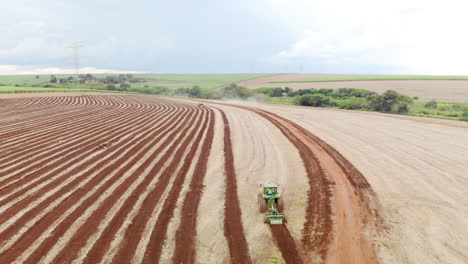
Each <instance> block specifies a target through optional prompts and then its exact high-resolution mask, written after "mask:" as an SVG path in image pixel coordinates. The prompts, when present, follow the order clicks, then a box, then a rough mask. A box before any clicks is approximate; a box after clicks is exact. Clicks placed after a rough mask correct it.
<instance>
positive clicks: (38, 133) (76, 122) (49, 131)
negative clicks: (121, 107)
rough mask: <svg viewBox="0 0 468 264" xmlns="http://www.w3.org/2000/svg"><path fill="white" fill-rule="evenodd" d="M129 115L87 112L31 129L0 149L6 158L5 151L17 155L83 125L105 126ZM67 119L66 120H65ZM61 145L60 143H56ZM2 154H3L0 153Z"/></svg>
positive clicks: (81, 127)
mask: <svg viewBox="0 0 468 264" xmlns="http://www.w3.org/2000/svg"><path fill="white" fill-rule="evenodd" d="M128 114H129V113H126V112H125V111H122V112H120V111H105V112H102V111H101V112H97V113H94V112H88V113H84V114H80V115H77V116H73V115H71V116H69V117H67V118H66V120H64V121H63V122H59V123H58V124H57V125H51V126H47V127H44V128H43V129H42V130H40V129H35V128H34V129H32V131H30V133H28V134H24V135H22V136H18V137H12V138H10V139H5V140H2V142H3V144H1V145H0V147H1V148H2V149H4V150H5V153H4V155H2V157H4V156H6V155H7V154H8V155H9V153H7V151H12V152H14V153H18V151H20V150H21V149H27V150H31V148H33V147H35V146H38V145H43V144H47V145H52V144H54V143H55V140H56V139H60V138H61V137H63V136H64V135H67V137H65V138H68V134H67V132H68V131H69V130H70V131H74V130H75V129H80V130H83V129H84V125H88V126H90V125H101V126H102V124H107V123H109V122H110V120H109V119H112V118H124V117H126V116H128ZM67 119H68V120H67ZM57 143H61V142H57ZM2 154H3V153H2Z"/></svg>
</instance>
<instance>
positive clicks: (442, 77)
mask: <svg viewBox="0 0 468 264" xmlns="http://www.w3.org/2000/svg"><path fill="white" fill-rule="evenodd" d="M390 80H468V76H457V75H378V74H375V75H351V74H350V75H336V76H334V77H317V78H310V79H301V80H289V81H279V82H287V83H295V82H339V81H390Z"/></svg>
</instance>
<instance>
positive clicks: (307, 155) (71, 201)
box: [0, 95, 378, 263]
mask: <svg viewBox="0 0 468 264" xmlns="http://www.w3.org/2000/svg"><path fill="white" fill-rule="evenodd" d="M0 107H1V108H2V113H1V116H0V118H1V119H0V120H1V122H2V131H1V135H0V139H1V141H0V144H1V146H0V147H1V150H2V151H1V156H0V159H1V160H2V165H1V167H0V181H1V186H2V187H1V189H0V206H1V207H0V208H1V211H0V218H1V219H2V221H1V224H0V239H1V241H0V244H1V245H2V247H1V250H0V257H1V259H2V260H3V261H4V262H6V263H9V262H21V263H36V262H38V261H41V262H47V263H68V262H72V261H75V262H80V263H81V262H84V263H90V262H93V263H94V262H96V261H98V262H99V261H104V262H118V263H130V262H134V263H141V262H143V263H154V262H158V261H161V262H163V263H166V262H176V263H180V262H183V263H192V262H194V261H196V260H197V262H202V263H206V262H211V261H213V262H214V263H222V262H228V261H229V260H232V261H234V262H236V263H249V262H251V263H257V262H261V261H262V260H265V259H268V258H270V257H271V258H273V259H275V258H276V259H277V260H281V259H283V260H285V261H287V262H288V263H301V262H304V263H307V262H308V261H307V260H308V259H312V258H315V259H321V258H324V259H325V258H326V259H330V262H331V263H334V262H337V261H338V262H339V261H340V260H342V259H344V258H346V257H349V256H350V254H351V255H352V256H354V257H356V258H359V259H368V260H373V259H375V252H374V249H373V248H372V246H371V242H370V239H371V237H367V235H366V234H365V232H364V231H363V228H365V226H364V222H366V223H367V224H366V228H371V227H372V226H373V225H370V224H369V222H368V221H370V220H371V219H373V218H374V217H378V216H376V215H373V214H372V213H371V212H370V211H368V209H366V208H368V207H367V205H368V203H369V202H370V200H368V199H371V196H369V195H371V194H372V190H371V189H370V187H369V185H368V184H366V182H365V179H364V178H363V176H362V175H361V174H359V173H357V172H356V171H355V169H354V167H353V166H352V165H351V164H350V163H349V162H347V161H346V159H344V158H343V157H342V156H340V155H339V154H338V153H336V152H333V149H331V148H330V147H329V146H328V145H327V144H325V143H324V142H322V141H320V140H319V139H317V138H314V137H312V136H311V135H309V134H308V133H307V132H306V131H304V130H301V129H300V128H298V127H295V126H294V125H293V124H292V123H289V122H287V120H285V119H282V118H281V117H279V116H275V115H273V114H271V113H268V112H265V111H260V110H256V109H250V108H238V107H231V106H224V105H218V106H214V107H211V106H210V107H198V105H197V104H193V103H184V102H176V101H172V100H163V99H157V98H155V97H144V96H131V95H126V96H116V95H100V96H57V97H32V98H12V99H2V100H0ZM244 117H248V119H247V120H244ZM255 120H257V121H260V120H261V122H262V124H263V125H260V126H259V127H260V128H261V127H263V129H272V128H273V131H275V132H274V133H271V134H270V137H272V139H275V140H278V142H282V143H280V144H282V145H283V146H284V147H283V149H284V150H286V151H287V152H288V153H287V154H282V155H285V156H283V157H282V156H281V155H280V156H278V153H276V154H275V153H273V154H274V155H270V154H267V153H264V156H263V157H264V158H265V159H268V160H265V161H266V162H268V164H276V165H275V166H280V168H281V169H282V170H283V172H282V173H279V174H278V173H276V175H272V174H273V170H275V169H279V167H276V168H275V167H269V168H267V167H265V168H262V167H258V169H257V171H256V172H257V173H258V174H257V173H255V174H252V173H248V172H247V171H248V170H247V171H246V170H245V169H246V167H245V165H248V164H250V165H249V166H255V167H257V166H258V164H254V163H247V164H245V165H243V164H242V163H244V160H245V158H247V157H248V156H247V155H245V154H246V152H245V151H244V155H243V157H241V156H239V154H241V153H242V152H241V151H240V149H239V147H240V146H241V145H240V144H237V143H239V142H238V141H239V140H242V139H240V138H239V136H242V135H241V134H239V132H240V131H239V128H238V127H241V128H242V127H244V126H245V125H249V123H250V122H255ZM287 131H290V133H289V132H287ZM245 132H247V131H244V132H242V133H245ZM283 133H284V134H283ZM258 139H261V138H258ZM263 140H267V139H266V138H263V139H261V141H257V142H255V143H254V144H255V146H256V147H255V148H256V149H252V151H253V152H250V150H249V153H250V154H248V155H251V154H254V153H255V152H257V151H258V150H260V149H261V145H263V144H264V143H263V142H262V141H263ZM292 142H294V143H292ZM246 143H248V142H246ZM325 149H326V150H327V152H325ZM244 150H245V149H244ZM328 152H330V154H326V153H328ZM220 154H221V155H220ZM261 157H262V156H259V157H257V158H261ZM301 160H302V161H303V162H305V163H306V164H307V165H306V167H303V166H302V163H301ZM265 161H264V162H265ZM239 162H241V164H239ZM285 162H286V163H285ZM317 162H319V163H320V164H322V170H327V171H336V172H337V176H336V179H335V180H337V181H343V187H341V188H344V189H343V190H342V191H343V192H338V191H337V190H335V189H334V188H333V187H332V186H331V185H330V184H329V182H328V180H327V176H326V174H324V172H323V171H321V170H317V168H318V167H317V166H320V165H319V164H318V163H317ZM330 162H331V163H330ZM259 164H261V163H259ZM338 164H340V165H338ZM289 165H292V166H293V167H295V168H296V169H295V170H296V173H297V174H296V173H295V175H293V174H291V173H292V172H293V171H291V172H287V171H284V169H285V168H287V167H288V166H289ZM265 169H267V170H270V169H271V170H272V171H265ZM267 173H268V174H267ZM287 176H289V177H287ZM242 179H246V180H247V182H245V181H244V180H242ZM269 180H277V181H278V182H281V183H284V186H282V190H283V191H284V193H289V198H288V199H287V200H286V201H287V204H288V205H289V206H288V209H286V212H287V213H288V214H289V216H290V220H289V221H290V223H291V224H288V225H284V226H275V227H271V229H270V228H267V226H266V225H265V224H263V219H262V218H263V217H262V215H261V214H260V213H258V209H257V205H256V204H252V203H251V198H250V197H251V195H254V196H255V195H256V193H257V192H258V185H257V183H262V182H259V181H269ZM248 182H250V183H248ZM310 188H313V189H311V190H312V192H310ZM307 193H309V194H308V195H307ZM333 193H336V194H341V193H342V195H346V196H350V197H353V198H352V199H351V200H349V201H348V202H347V203H349V205H350V206H349V207H348V206H345V205H344V204H341V203H339V202H337V203H335V202H334V200H333V201H332V200H331V195H332V194H333ZM337 197H339V195H338V196H337ZM359 197H360V198H359ZM366 197H369V198H366ZM213 198H215V199H214V200H213ZM307 201H308V202H307ZM312 201H314V202H312ZM317 201H321V202H319V203H318V202H317ZM306 202H307V203H306ZM307 204H308V205H307ZM332 209H333V210H344V211H350V212H351V211H352V215H354V216H355V217H353V218H349V217H343V218H341V217H339V218H337V219H332V218H331V216H332V211H331V210H332ZM334 221H342V224H343V225H344V226H348V228H349V230H348V232H341V231H339V229H336V228H337V226H336V225H335V224H333V223H334ZM342 224H341V222H340V224H339V225H340V226H341V225H342ZM223 230H224V231H223ZM333 232H338V233H337V234H338V235H335V236H332V233H333ZM223 233H224V234H223ZM318 233H320V234H321V235H319V236H317V234H318ZM209 234H212V235H209ZM358 237H360V238H361V239H362V243H360V244H353V243H349V246H347V247H349V251H344V253H343V254H336V253H334V250H333V248H335V247H341V246H342V245H344V244H348V242H350V240H351V239H356V238H358ZM258 241H261V242H260V243H258ZM208 248H211V250H210V251H208ZM328 248H330V250H328ZM332 260H333V261H332Z"/></svg>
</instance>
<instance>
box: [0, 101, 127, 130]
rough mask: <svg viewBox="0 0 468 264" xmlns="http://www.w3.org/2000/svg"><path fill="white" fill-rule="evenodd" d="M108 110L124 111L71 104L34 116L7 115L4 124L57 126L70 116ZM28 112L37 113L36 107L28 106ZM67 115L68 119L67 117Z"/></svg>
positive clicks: (12, 126)
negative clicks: (70, 105) (18, 116)
mask: <svg viewBox="0 0 468 264" xmlns="http://www.w3.org/2000/svg"><path fill="white" fill-rule="evenodd" d="M109 110H112V111H120V112H124V110H123V109H118V108H117V109H112V108H103V107H98V106H93V107H83V106H73V107H57V106H55V107H53V108H51V109H48V110H44V111H41V112H40V114H38V115H37V116H36V117H31V116H29V115H25V116H24V118H21V119H18V118H9V117H7V120H5V122H4V123H5V124H10V128H9V130H11V129H17V127H22V128H23V127H24V128H28V127H38V128H41V127H45V128H47V127H50V126H58V125H63V124H64V123H67V122H70V121H72V120H71V119H69V118H70V117H71V116H72V117H80V116H83V115H85V114H89V113H96V114H100V113H102V112H104V113H105V112H108V111H109ZM29 111H30V113H37V109H35V108H30V109H29ZM11 115H12V116H15V117H16V116H17V113H16V112H13V113H12V114H11ZM67 117H68V119H67ZM52 121H55V123H51V122H52ZM57 121H62V122H57Z"/></svg>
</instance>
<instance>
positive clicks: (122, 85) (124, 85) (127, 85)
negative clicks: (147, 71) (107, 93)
mask: <svg viewBox="0 0 468 264" xmlns="http://www.w3.org/2000/svg"><path fill="white" fill-rule="evenodd" d="M130 87H131V86H130V84H128V83H121V84H120V88H125V89H128V88H130Z"/></svg>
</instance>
